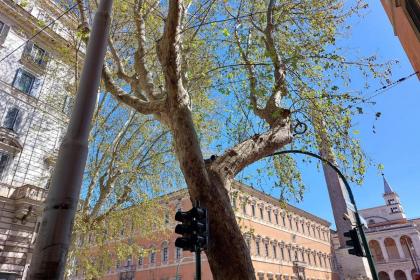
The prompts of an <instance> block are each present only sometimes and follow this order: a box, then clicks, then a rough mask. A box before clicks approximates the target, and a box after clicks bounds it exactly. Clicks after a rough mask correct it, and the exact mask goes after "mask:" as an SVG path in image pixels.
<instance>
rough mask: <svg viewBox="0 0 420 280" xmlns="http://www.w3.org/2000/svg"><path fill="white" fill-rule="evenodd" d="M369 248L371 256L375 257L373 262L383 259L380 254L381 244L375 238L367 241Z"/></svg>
mask: <svg viewBox="0 0 420 280" xmlns="http://www.w3.org/2000/svg"><path fill="white" fill-rule="evenodd" d="M369 248H370V250H371V252H372V256H373V258H374V259H375V262H383V261H384V255H383V254H382V250H381V245H380V244H379V242H378V241H377V240H371V241H369Z"/></svg>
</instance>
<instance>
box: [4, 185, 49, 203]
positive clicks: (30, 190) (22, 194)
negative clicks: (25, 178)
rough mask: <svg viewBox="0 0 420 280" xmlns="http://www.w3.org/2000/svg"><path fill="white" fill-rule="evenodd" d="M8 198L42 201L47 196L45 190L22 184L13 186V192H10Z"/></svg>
mask: <svg viewBox="0 0 420 280" xmlns="http://www.w3.org/2000/svg"><path fill="white" fill-rule="evenodd" d="M10 198H13V199H30V200H34V201H44V200H45V199H46V198H47V191H46V190H45V189H43V188H40V187H35V186H32V185H24V186H22V187H17V188H15V190H14V191H13V193H11V195H10Z"/></svg>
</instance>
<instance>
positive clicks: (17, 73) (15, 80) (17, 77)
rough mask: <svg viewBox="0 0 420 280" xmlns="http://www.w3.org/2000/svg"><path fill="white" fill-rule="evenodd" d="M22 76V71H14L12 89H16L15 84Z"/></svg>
mask: <svg viewBox="0 0 420 280" xmlns="http://www.w3.org/2000/svg"><path fill="white" fill-rule="evenodd" d="M21 76H22V70H21V69H18V70H17V71H16V75H15V77H14V79H13V83H12V85H13V86H14V87H16V85H15V83H16V82H17V81H19V80H20V77H21Z"/></svg>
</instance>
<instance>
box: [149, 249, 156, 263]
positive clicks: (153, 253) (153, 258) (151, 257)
mask: <svg viewBox="0 0 420 280" xmlns="http://www.w3.org/2000/svg"><path fill="white" fill-rule="evenodd" d="M155 262H156V252H155V251H153V252H151V253H150V264H155Z"/></svg>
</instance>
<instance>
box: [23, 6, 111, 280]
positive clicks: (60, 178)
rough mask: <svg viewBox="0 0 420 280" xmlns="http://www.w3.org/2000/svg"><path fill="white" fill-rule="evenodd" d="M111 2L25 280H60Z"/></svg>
mask: <svg viewBox="0 0 420 280" xmlns="http://www.w3.org/2000/svg"><path fill="white" fill-rule="evenodd" d="M112 2H113V0H101V2H100V4H99V6H98V9H97V11H96V14H95V17H94V21H93V26H92V32H91V34H90V38H89V42H88V45H87V52H86V58H85V63H84V65H83V71H82V75H81V79H80V83H79V87H78V91H77V96H76V102H75V106H74V109H73V112H72V115H71V118H70V122H69V126H68V129H67V133H66V135H65V137H64V139H63V142H62V143H61V145H60V151H59V153H58V158H57V164H56V167H55V171H54V174H53V176H52V182H51V187H50V191H49V193H48V197H47V200H46V202H45V207H44V213H43V216H42V222H41V228H40V231H39V234H38V240H37V242H36V244H35V250H34V254H33V257H32V263H31V265H30V267H29V279H31V280H35V279H40V280H43V279H63V277H64V268H65V265H66V260H67V253H68V249H69V246H70V241H71V233H72V229H73V222H74V217H75V215H76V210H77V205H78V203H79V194H80V188H81V185H82V180H83V172H84V169H85V165H86V158H87V152H88V138H89V132H90V128H91V121H92V117H93V112H94V110H95V106H96V100H97V95H98V88H99V82H100V79H101V72H102V67H103V61H104V57H105V52H106V47H107V38H108V33H109V28H110V24H111V11H112Z"/></svg>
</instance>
